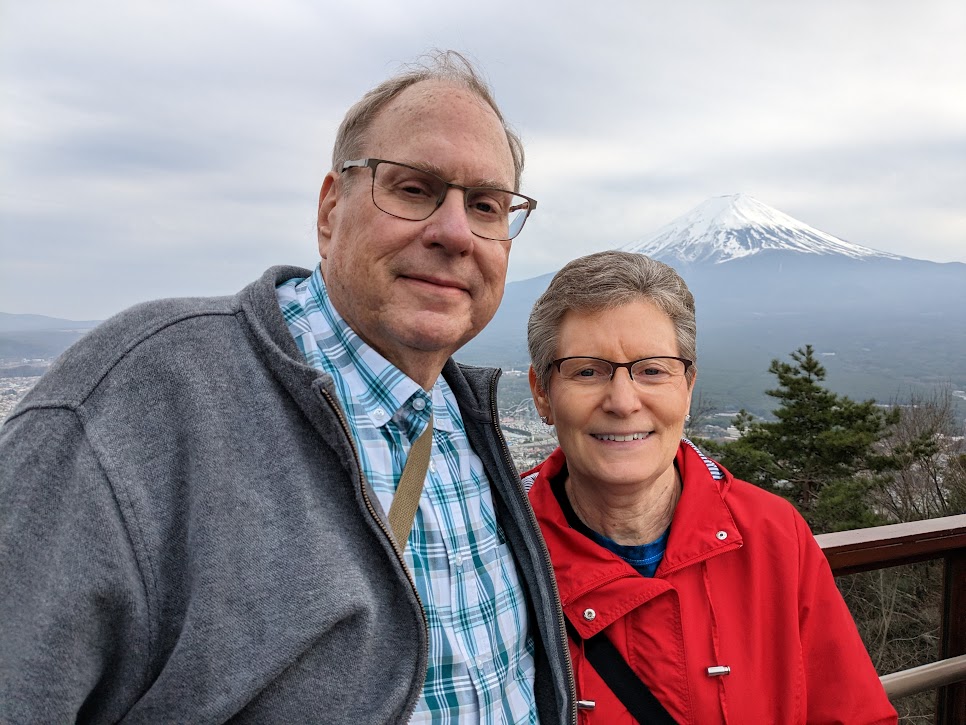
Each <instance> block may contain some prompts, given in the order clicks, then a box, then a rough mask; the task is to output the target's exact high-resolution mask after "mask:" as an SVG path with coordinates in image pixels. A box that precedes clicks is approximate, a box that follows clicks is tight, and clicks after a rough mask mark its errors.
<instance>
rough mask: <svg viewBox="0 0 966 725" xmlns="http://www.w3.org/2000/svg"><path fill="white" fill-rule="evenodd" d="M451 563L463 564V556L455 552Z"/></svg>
mask: <svg viewBox="0 0 966 725" xmlns="http://www.w3.org/2000/svg"><path fill="white" fill-rule="evenodd" d="M453 563H454V564H456V566H463V557H462V556H460V555H459V554H457V555H456V558H455V559H453Z"/></svg>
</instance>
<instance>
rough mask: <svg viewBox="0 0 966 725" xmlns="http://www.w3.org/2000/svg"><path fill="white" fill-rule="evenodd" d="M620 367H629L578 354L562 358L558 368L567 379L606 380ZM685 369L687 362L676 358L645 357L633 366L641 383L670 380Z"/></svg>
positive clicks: (647, 383) (651, 383)
mask: <svg viewBox="0 0 966 725" xmlns="http://www.w3.org/2000/svg"><path fill="white" fill-rule="evenodd" d="M618 367H628V366H627V365H626V364H625V365H621V364H619V363H612V362H610V361H609V360H600V359H598V358H594V357H575V358H569V359H567V360H562V361H560V365H559V368H558V370H559V372H560V376H561V377H562V378H563V379H564V380H568V381H573V382H579V383H606V382H609V381H610V379H611V378H612V377H613V376H614V373H615V371H616V369H617V368H618ZM685 371H686V366H685V364H684V362H682V361H681V360H678V359H677V358H673V357H653V358H645V359H644V360H637V361H636V362H635V363H634V364H633V365H631V366H630V372H631V377H632V378H633V379H634V382H636V383H639V384H640V385H658V384H662V383H670V382H673V381H674V380H677V379H679V378H681V377H682V376H683V375H684V373H685Z"/></svg>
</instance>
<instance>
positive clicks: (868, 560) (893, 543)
mask: <svg viewBox="0 0 966 725" xmlns="http://www.w3.org/2000/svg"><path fill="white" fill-rule="evenodd" d="M816 538H817V539H818V543H819V545H820V546H821V547H822V550H823V551H824V552H825V556H826V557H827V558H828V561H829V564H830V565H831V567H832V573H834V574H835V575H836V576H843V575H846V574H856V573H858V572H860V571H869V570H872V569H884V568H886V567H890V566H899V565H901V564H914V563H916V562H919V561H929V560H932V559H942V560H943V562H944V572H943V596H942V620H941V621H942V625H941V634H940V642H939V657H940V659H939V661H938V662H934V663H930V664H927V665H923V666H921V667H914V668H912V669H910V670H903V671H902V672H895V673H892V674H888V675H884V676H883V677H881V678H880V679H881V680H882V684H883V686H884V687H885V689H886V692H887V693H888V695H889V697H890V698H891V699H897V698H899V697H903V696H905V695H911V694H914V693H916V692H923V691H925V690H931V689H936V688H938V690H939V692H938V695H937V699H936V723H937V725H953V724H954V723H956V724H958V725H963V723H964V722H966V515H963V516H947V517H945V518H941V519H928V520H926V521H913V522H910V523H906V524H894V525H891V526H877V527H874V528H871V529H857V530H855V531H842V532H839V533H835V534H822V535H820V536H817V537H816Z"/></svg>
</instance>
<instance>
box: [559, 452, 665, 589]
mask: <svg viewBox="0 0 966 725" xmlns="http://www.w3.org/2000/svg"><path fill="white" fill-rule="evenodd" d="M566 480H567V471H566V469H564V470H562V471H561V472H560V473H559V474H558V475H557V476H556V477H554V479H553V480H552V481H551V482H550V488H551V489H552V490H553V494H554V496H555V497H556V498H557V503H559V504H560V508H561V509H562V510H563V514H564V516H565V517H566V519H567V523H568V524H570V528H572V529H574V530H575V531H579V532H580V533H581V534H583V535H584V536H586V537H587V538H588V539H590V540H591V541H593V542H595V543H596V544H599V545H600V546H603V547H604V548H605V549H607V550H608V551H611V552H613V553H615V554H617V556H619V557H620V558H621V559H623V560H624V561H626V562H627V563H628V564H630V565H631V566H632V567H634V569H635V570H636V571H637V572H638V573H639V574H640V575H641V576H646V577H653V576H654V573H655V572H656V571H657V567H658V566H659V565H660V563H661V559H663V558H664V552H665V550H666V549H667V539H668V536H669V535H670V533H671V527H670V526H668V527H667V528H666V529H665V530H664V533H663V534H661V535H660V536H659V537H658V538H657V539H655V540H654V541H650V542H648V543H646V544H635V545H631V546H627V545H625V544H618V543H617V542H616V541H614V540H613V539H609V538H607V537H606V536H604V535H603V534H599V533H597V532H596V531H594V530H593V529H592V528H590V527H589V526H587V524H585V523H584V522H583V521H581V520H580V517H579V516H577V513H576V512H575V511H574V507H573V506H572V505H571V504H570V498H569V497H568V496H567V491H566V487H565V483H566Z"/></svg>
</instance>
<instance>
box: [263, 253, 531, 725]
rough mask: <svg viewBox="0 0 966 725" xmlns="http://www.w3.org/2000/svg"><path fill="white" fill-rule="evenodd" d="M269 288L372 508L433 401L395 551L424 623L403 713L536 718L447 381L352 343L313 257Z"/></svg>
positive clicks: (514, 591)
mask: <svg viewBox="0 0 966 725" xmlns="http://www.w3.org/2000/svg"><path fill="white" fill-rule="evenodd" d="M276 292H277V295H278V301H279V305H280V306H281V308H282V314H283V315H284V317H285V320H286V322H287V323H288V327H289V330H290V331H291V333H292V336H293V337H294V338H295V341H296V343H297V344H298V346H299V348H300V349H301V350H302V352H303V354H304V355H305V358H306V360H307V361H308V362H309V364H310V365H313V366H314V367H316V368H319V369H321V370H324V371H325V372H327V373H329V374H330V375H331V376H332V378H333V379H334V381H335V388H336V391H337V393H338V397H339V402H341V403H342V406H343V407H344V408H345V411H346V413H347V418H348V421H349V427H350V429H351V431H352V435H353V438H354V439H355V443H356V447H357V449H358V451H359V456H360V459H361V460H360V463H361V464H362V471H363V473H364V475H365V476H366V478H367V479H368V481H369V483H370V484H371V485H372V488H373V489H374V490H375V493H376V497H377V498H378V501H379V504H380V505H381V506H382V509H383V511H388V510H389V505H390V503H391V502H392V497H393V494H394V493H395V490H396V485H397V484H398V482H399V477H400V476H401V475H402V470H403V466H404V464H405V462H406V456H407V454H408V451H409V448H410V444H411V442H412V441H415V440H416V438H417V437H418V436H419V434H420V433H422V432H423V431H424V430H425V428H426V425H427V422H428V419H429V414H430V409H431V410H432V414H433V448H432V458H431V460H430V464H429V472H428V473H427V476H426V483H425V488H424V489H423V494H422V497H421V498H420V501H419V510H418V511H417V512H416V520H415V522H414V523H413V529H412V533H411V534H410V535H409V544H408V546H407V547H406V550H405V559H406V564H407V566H409V570H410V571H411V572H412V574H413V579H414V581H415V583H416V591H417V592H418V594H419V598H420V600H421V601H422V603H423V608H424V610H425V612H426V620H427V622H428V623H429V669H428V671H427V674H426V682H425V684H424V686H423V692H422V696H421V697H420V699H419V701H418V702H417V703H416V709H415V712H414V714H413V717H412V720H411V722H433V723H456V722H485V723H535V722H537V711H536V702H535V700H534V693H533V679H534V672H535V664H534V659H533V638H532V637H531V636H530V634H529V623H528V621H527V604H526V600H525V597H524V592H523V587H522V586H521V583H520V579H519V576H518V573H517V570H516V566H515V564H514V562H513V557H512V556H511V555H510V551H509V549H508V548H507V545H506V542H505V541H504V539H503V532H502V531H501V530H500V528H499V526H498V525H497V522H496V515H495V513H494V510H493V499H492V495H491V492H490V485H489V482H488V480H487V478H486V473H485V472H484V470H483V464H482V462H481V461H480V459H479V457H478V456H477V455H476V454H475V453H474V452H473V450H472V448H470V444H469V440H468V439H467V437H466V430H465V429H464V427H463V419H462V417H461V416H460V412H459V408H458V406H457V403H456V398H455V396H454V395H453V391H452V390H451V389H450V387H449V385H447V383H446V381H445V380H444V379H443V377H442V376H440V377H439V378H438V379H437V381H436V383H435V385H434V386H433V389H432V395H430V394H429V393H427V392H426V391H425V390H423V389H422V388H421V387H420V386H419V385H418V384H417V383H416V382H415V381H413V380H411V379H410V378H408V377H406V375H405V374H404V373H402V372H401V371H400V370H399V369H398V368H396V367H395V366H394V365H392V364H391V363H390V362H389V361H387V360H386V359H385V358H384V357H382V355H380V354H379V353H378V352H376V351H375V350H374V349H373V348H371V347H370V346H369V345H367V344H366V343H365V342H363V340H362V339H361V338H360V337H359V336H358V335H356V333H355V332H353V330H352V329H351V328H350V327H349V325H348V324H347V323H346V322H345V321H344V320H343V319H342V318H341V317H340V316H339V313H338V312H336V310H335V308H334V307H333V306H332V303H331V301H330V300H329V297H328V294H327V292H326V289H325V283H324V281H323V280H322V274H321V272H320V270H319V268H318V267H317V268H316V269H315V272H314V273H313V274H312V276H311V277H309V278H308V279H305V280H289V281H288V282H285V283H283V284H282V285H280V286H279V287H278V288H277V290H276Z"/></svg>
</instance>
